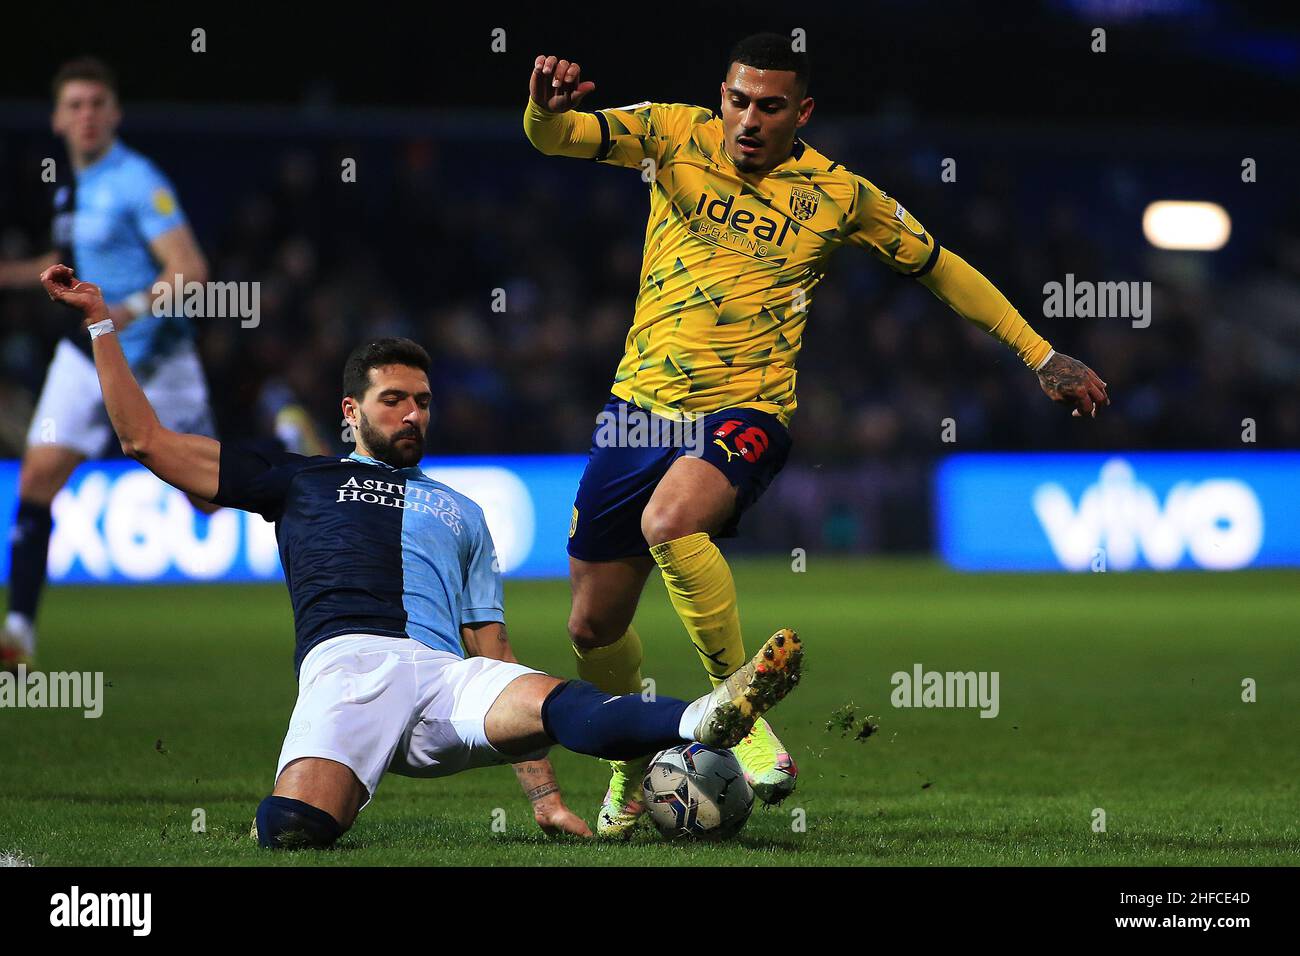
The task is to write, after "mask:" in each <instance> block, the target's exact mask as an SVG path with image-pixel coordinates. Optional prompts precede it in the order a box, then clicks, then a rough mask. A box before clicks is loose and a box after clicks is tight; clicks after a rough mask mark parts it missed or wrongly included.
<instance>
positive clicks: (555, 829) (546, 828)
mask: <svg viewBox="0 0 1300 956" xmlns="http://www.w3.org/2000/svg"><path fill="white" fill-rule="evenodd" d="M533 819H534V820H536V821H537V825H538V826H539V827H541V828H542V832H543V833H545V834H546V835H547V836H561V835H567V836H578V837H589V836H591V827H589V826H587V822H586V821H585V820H583V819H582V817H580V816H578V815H577V814H576V813H574V812H573V811H572V810H570V809H569V808H568V807H566V806H565V805H564V801H563V800H561V799H560V795H559V794H558V793H557V794H553V795H552V796H550V797H545V798H543V799H541V800H538V801H537V802H536V803H534V804H533Z"/></svg>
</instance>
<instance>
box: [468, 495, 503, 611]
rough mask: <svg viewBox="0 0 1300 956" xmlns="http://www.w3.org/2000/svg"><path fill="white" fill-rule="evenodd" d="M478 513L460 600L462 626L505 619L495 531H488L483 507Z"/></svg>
mask: <svg viewBox="0 0 1300 956" xmlns="http://www.w3.org/2000/svg"><path fill="white" fill-rule="evenodd" d="M477 517H478V521H477V523H476V530H475V533H474V535H473V537H472V538H471V539H470V552H469V562H468V565H467V567H466V572H465V590H464V592H463V593H462V594H461V600H460V624H461V627H464V626H465V625H467V624H481V623H485V622H490V621H496V622H498V623H501V624H504V623H505V620H506V615H505V593H504V589H503V588H502V586H501V566H500V564H499V563H498V562H497V549H496V546H495V545H494V544H493V543H492V533H491V532H490V531H488V526H487V521H485V520H484V518H483V512H482V511H481V510H480V511H478V516H477Z"/></svg>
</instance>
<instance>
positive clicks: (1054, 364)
mask: <svg viewBox="0 0 1300 956" xmlns="http://www.w3.org/2000/svg"><path fill="white" fill-rule="evenodd" d="M1038 384H1039V385H1041V386H1042V389H1043V391H1044V392H1045V393H1046V394H1047V397H1048V398H1050V399H1051V400H1052V401H1054V402H1056V403H1058V404H1060V405H1069V406H1070V407H1071V408H1073V409H1074V411H1072V412H1071V413H1070V414H1071V415H1074V416H1075V417H1076V418H1079V417H1082V416H1084V415H1088V416H1090V417H1092V418H1096V417H1097V409H1098V408H1100V407H1101V406H1102V405H1109V404H1110V396H1108V395H1107V394H1106V383H1105V382H1103V381H1102V380H1101V378H1100V377H1098V375H1097V373H1096V372H1094V371H1093V370H1092V369H1090V368H1088V366H1086V365H1084V364H1083V363H1082V362H1080V361H1079V360H1078V359H1075V358H1070V356H1068V355H1063V354H1061V353H1060V352H1057V353H1056V354H1055V355H1053V356H1052V357H1051V358H1050V359H1049V360H1048V362H1047V364H1046V365H1044V366H1043V367H1042V368H1040V369H1039V370H1038Z"/></svg>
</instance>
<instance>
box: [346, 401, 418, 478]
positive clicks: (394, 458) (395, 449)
mask: <svg viewBox="0 0 1300 956" xmlns="http://www.w3.org/2000/svg"><path fill="white" fill-rule="evenodd" d="M357 415H358V417H359V418H360V419H361V440H362V442H364V443H365V446H366V449H367V450H368V451H369V452H370V457H371V458H374V459H375V460H376V461H382V462H383V463H384V464H385V465H392V466H393V467H394V468H410V467H411V466H412V465H415V464H419V461H420V459H421V458H423V457H424V436H423V435H422V434H420V432H419V430H418V429H417V428H415V427H414V426H407V425H403V426H402V427H401V428H399V429H398V430H397V432H396V433H394V434H393V436H392V437H391V438H390V437H388V436H387V435H385V434H384V433H383V432H381V431H380V430H379V429H377V428H375V427H374V426H373V425H371V424H370V419H368V418H366V413H365V412H363V411H361V409H359V408H358V409H357ZM404 437H405V438H414V439H415V441H413V442H409V441H401V439H402V438H404ZM399 442H400V444H399Z"/></svg>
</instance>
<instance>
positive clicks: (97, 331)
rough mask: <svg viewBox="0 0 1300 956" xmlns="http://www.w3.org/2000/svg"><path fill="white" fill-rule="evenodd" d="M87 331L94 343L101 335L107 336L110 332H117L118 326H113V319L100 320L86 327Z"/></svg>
mask: <svg viewBox="0 0 1300 956" xmlns="http://www.w3.org/2000/svg"><path fill="white" fill-rule="evenodd" d="M86 331H88V332H89V333H90V338H91V340H92V341H94V340H95V339H97V338H99V337H100V336H101V335H107V334H108V333H109V332H116V331H117V326H116V325H114V324H113V320H112V319H100V320H99V321H98V322H93V323H91V324H90V325H88V326H86Z"/></svg>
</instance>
